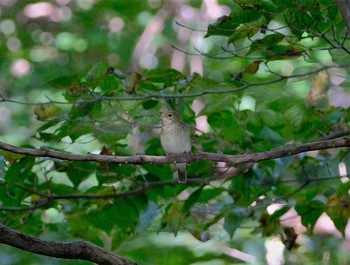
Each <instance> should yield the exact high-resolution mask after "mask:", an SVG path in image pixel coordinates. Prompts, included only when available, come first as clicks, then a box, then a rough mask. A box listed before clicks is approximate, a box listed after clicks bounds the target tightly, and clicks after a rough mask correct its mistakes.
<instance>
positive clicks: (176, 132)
mask: <svg viewBox="0 0 350 265" xmlns="http://www.w3.org/2000/svg"><path fill="white" fill-rule="evenodd" d="M160 117H161V119H162V130H161V132H160V143H161V144H162V147H163V150H164V151H165V153H166V154H167V155H172V154H174V155H178V154H189V153H190V152H191V138H190V130H189V129H188V127H187V126H186V124H185V123H183V121H182V120H181V118H180V117H179V115H177V113H176V112H175V111H170V112H165V113H163V114H162V115H161V116H160ZM176 168H177V175H178V182H179V183H186V181H187V175H186V163H176Z"/></svg>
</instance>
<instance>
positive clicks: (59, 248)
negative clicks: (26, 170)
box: [0, 224, 136, 265]
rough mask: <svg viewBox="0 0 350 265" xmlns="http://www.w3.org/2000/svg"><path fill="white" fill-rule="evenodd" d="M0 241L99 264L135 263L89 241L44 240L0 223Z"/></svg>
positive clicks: (131, 264) (54, 255)
mask: <svg viewBox="0 0 350 265" xmlns="http://www.w3.org/2000/svg"><path fill="white" fill-rule="evenodd" d="M0 243H2V244H7V245H10V246H12V247H15V248H19V249H22V250H26V251H29V252H33V253H36V254H40V255H45V256H50V257H55V258H62V259H81V260H87V261H92V262H95V263H97V264H99V265H135V264H136V263H134V262H132V261H130V260H127V259H125V258H123V257H121V256H119V255H117V254H114V253H112V252H109V251H107V250H105V249H103V248H100V247H98V246H96V245H94V244H91V243H89V242H86V241H83V240H79V241H75V242H67V243H65V242H54V241H45V240H41V239H39V238H36V237H33V236H30V235H27V234H23V233H19V232H17V231H15V230H13V229H10V228H8V227H6V226H4V225H1V224H0Z"/></svg>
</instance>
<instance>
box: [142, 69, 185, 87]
mask: <svg viewBox="0 0 350 265" xmlns="http://www.w3.org/2000/svg"><path fill="white" fill-rule="evenodd" d="M143 78H144V79H146V80H148V81H151V82H154V83H163V84H165V86H168V85H170V84H173V83H174V82H177V81H178V80H179V79H184V78H185V75H184V74H182V73H180V72H179V71H177V70H175V69H165V70H162V69H153V70H149V71H146V72H145V73H144V74H143Z"/></svg>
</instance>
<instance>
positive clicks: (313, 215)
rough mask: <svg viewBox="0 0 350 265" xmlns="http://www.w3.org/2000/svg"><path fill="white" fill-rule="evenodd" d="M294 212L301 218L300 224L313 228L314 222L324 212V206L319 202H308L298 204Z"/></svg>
mask: <svg viewBox="0 0 350 265" xmlns="http://www.w3.org/2000/svg"><path fill="white" fill-rule="evenodd" d="M295 210H296V211H297V212H298V214H299V215H300V216H301V222H302V223H303V225H304V226H306V227H311V228H313V227H314V226H315V224H316V221H317V220H318V218H319V217H320V216H321V214H322V213H323V212H324V210H325V205H324V203H323V202H321V201H315V200H310V201H309V202H308V203H298V204H297V205H296V206H295Z"/></svg>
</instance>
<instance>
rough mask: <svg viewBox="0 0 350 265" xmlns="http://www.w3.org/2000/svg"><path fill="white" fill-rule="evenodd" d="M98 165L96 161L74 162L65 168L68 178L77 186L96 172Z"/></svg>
mask: <svg viewBox="0 0 350 265" xmlns="http://www.w3.org/2000/svg"><path fill="white" fill-rule="evenodd" d="M96 168H97V166H96V164H95V163H87V162H78V161H76V162H72V163H69V164H68V166H67V167H66V168H65V170H66V172H67V175H68V178H69V179H70V180H71V181H72V183H73V184H74V187H77V186H78V185H79V184H80V183H81V182H82V181H84V180H85V179H87V178H88V177H89V176H90V175H91V174H92V173H94V172H95V170H96Z"/></svg>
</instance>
